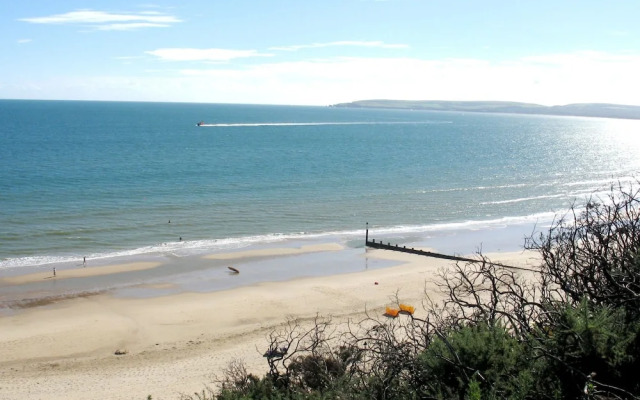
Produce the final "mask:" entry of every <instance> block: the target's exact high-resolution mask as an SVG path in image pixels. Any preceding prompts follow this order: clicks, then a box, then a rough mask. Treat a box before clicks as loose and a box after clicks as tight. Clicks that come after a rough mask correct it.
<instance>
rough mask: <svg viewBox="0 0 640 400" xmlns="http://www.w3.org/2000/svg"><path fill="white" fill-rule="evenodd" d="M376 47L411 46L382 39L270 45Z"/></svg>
mask: <svg viewBox="0 0 640 400" xmlns="http://www.w3.org/2000/svg"><path fill="white" fill-rule="evenodd" d="M346 46H350V47H375V48H381V49H407V48H409V46H408V45H406V44H388V43H384V42H381V41H357V40H342V41H337V42H327V43H312V44H298V45H291V46H277V47H270V48H269V50H280V51H298V50H302V49H316V48H320V47H346Z"/></svg>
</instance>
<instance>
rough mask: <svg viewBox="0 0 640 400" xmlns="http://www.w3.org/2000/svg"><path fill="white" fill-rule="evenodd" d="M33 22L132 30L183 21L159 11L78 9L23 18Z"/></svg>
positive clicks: (164, 25)
mask: <svg viewBox="0 0 640 400" xmlns="http://www.w3.org/2000/svg"><path fill="white" fill-rule="evenodd" d="M20 21H24V22H29V23H33V24H77V25H82V26H90V27H93V28H95V29H98V30H130V29H140V28H150V27H153V28H156V27H169V26H171V24H174V23H178V22H182V21H181V20H180V19H178V18H176V17H174V16H172V15H167V14H162V13H159V12H154V11H148V12H141V13H111V12H105V11H93V10H78V11H71V12H68V13H64V14H55V15H50V16H46V17H33V18H21V19H20Z"/></svg>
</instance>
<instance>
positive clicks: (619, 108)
mask: <svg viewBox="0 0 640 400" xmlns="http://www.w3.org/2000/svg"><path fill="white" fill-rule="evenodd" d="M332 107H350V108H388V109H398V110H425V111H465V112H483V113H507V114H537V115H562V116H574V117H599V118H624V119H640V106H629V105H622V104H605V103H580V104H567V105H564V106H543V105H540V104H533V103H518V102H511V101H444V100H358V101H353V102H351V103H340V104H334V105H332Z"/></svg>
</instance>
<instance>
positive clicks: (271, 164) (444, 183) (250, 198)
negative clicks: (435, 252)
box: [0, 100, 640, 269]
mask: <svg viewBox="0 0 640 400" xmlns="http://www.w3.org/2000/svg"><path fill="white" fill-rule="evenodd" d="M201 120H202V121H204V122H205V124H206V125H205V126H202V127H197V126H196V123H197V122H198V121H201ZM639 154H640V121H630V120H614V119H595V118H575V117H547V116H528V115H527V116H525V115H500V114H477V113H454V112H425V111H409V110H407V111H397V110H367V109H347V108H333V107H300V106H266V105H230V104H185V103H179V104H178V103H176V104H170V103H135V102H76V101H30V100H24V101H23V100H0V268H2V269H7V268H19V267H24V266H31V267H33V266H45V265H50V264H52V263H54V264H55V263H63V262H77V261H78V260H82V258H83V257H88V258H91V259H92V260H93V259H104V260H107V259H109V258H113V257H122V256H145V255H161V256H171V257H182V256H189V255H194V254H205V253H211V252H215V251H223V250H225V251H226V250H228V249H237V248H245V247H247V246H263V245H272V244H274V243H275V244H278V245H286V244H287V243H290V242H297V241H307V242H312V241H329V240H330V241H339V242H341V243H344V244H345V245H346V246H352V247H358V246H362V241H363V240H364V228H365V224H366V223H367V222H368V223H369V226H370V228H371V229H372V235H373V236H374V237H379V238H381V239H386V238H392V239H393V240H394V241H396V242H398V243H419V244H422V245H425V246H433V247H437V248H445V250H447V251H451V252H472V251H474V250H475V246H479V245H481V244H482V243H481V242H483V243H484V244H485V245H488V246H489V247H490V248H489V249H487V250H492V248H491V247H492V246H493V247H496V249H497V248H498V247H502V248H501V249H503V250H506V249H511V250H516V249H518V248H521V247H522V244H523V232H524V233H526V232H527V231H528V230H530V229H531V227H532V226H533V225H534V224H536V226H544V224H546V223H548V222H549V221H550V220H551V218H553V215H554V214H555V213H557V212H563V211H565V210H567V208H568V207H569V206H570V205H571V203H572V202H574V201H576V200H578V202H580V199H583V198H584V197H585V196H588V195H589V194H592V193H597V192H600V191H602V190H606V189H607V188H608V187H609V185H610V184H611V183H612V182H618V181H619V182H621V183H623V184H628V183H629V182H631V181H633V180H634V178H633V177H634V176H635V174H636V173H637V172H638V171H640V157H639V156H638V155H639ZM473 232H484V233H483V234H485V235H486V234H489V236H491V233H492V232H493V234H494V237H495V238H498V237H500V236H501V235H502V236H504V237H506V236H508V235H503V234H502V233H505V232H507V233H510V239H509V240H506V239H504V238H503V239H499V240H498V239H496V244H495V245H494V244H492V243H491V241H490V240H488V241H487V240H486V239H484V240H481V239H477V238H476V237H474V236H469V235H473ZM500 232H502V233H500ZM465 235H466V236H465ZM464 237H467V238H472V239H470V240H469V239H467V240H466V241H465V240H462V239H461V238H464ZM485 237H486V236H485ZM452 238H453V239H452ZM456 238H460V240H458V239H456ZM456 243H458V244H460V246H459V247H456ZM461 243H464V246H462V245H461ZM487 243H488V244H487Z"/></svg>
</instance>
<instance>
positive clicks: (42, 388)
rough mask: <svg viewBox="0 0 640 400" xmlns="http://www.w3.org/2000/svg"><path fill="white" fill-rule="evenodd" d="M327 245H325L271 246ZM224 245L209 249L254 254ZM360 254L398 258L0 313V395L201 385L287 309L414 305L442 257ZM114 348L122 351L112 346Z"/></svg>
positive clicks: (250, 349) (189, 389)
mask: <svg viewBox="0 0 640 400" xmlns="http://www.w3.org/2000/svg"><path fill="white" fill-rule="evenodd" d="M337 250H338V248H337V247H335V246H331V245H330V246H328V247H326V248H306V249H303V250H286V251H283V250H282V249H281V250H280V253H281V254H291V252H294V253H296V254H297V252H298V251H311V252H313V251H337ZM269 251H270V252H272V253H274V251H273V250H269ZM233 254H234V255H233V256H231V255H226V256H225V255H222V256H221V255H217V256H215V257H218V258H220V257H228V259H232V258H239V257H256V256H260V255H261V254H264V253H260V252H245V253H244V254H242V253H233ZM271 255H273V254H271ZM212 257H213V256H212ZM363 257H369V258H385V259H393V260H396V261H398V262H399V263H401V265H399V266H396V267H390V268H384V269H373V270H366V271H363V272H357V273H351V274H344V275H336V276H328V277H314V278H305V279H296V280H291V281H286V282H269V283H262V284H259V285H254V286H249V287H242V288H238V289H233V290H227V291H219V292H213V293H205V294H194V293H182V294H177V295H171V296H166V297H155V298H147V299H131V298H113V297H110V296H109V295H107V294H99V295H94V296H86V297H77V298H72V299H67V300H64V301H61V302H57V303H54V304H50V305H47V306H44V307H34V308H30V309H26V310H22V311H20V312H18V313H16V314H14V315H9V316H4V317H0V332H2V334H1V335H0V398H1V399H6V400H13V399H15V400H18V399H20V400H23V399H52V400H55V399H86V398H100V399H139V400H143V399H146V398H147V396H148V395H151V396H152V398H153V399H155V400H161V399H178V398H179V396H180V394H181V393H187V394H192V393H193V392H195V391H201V390H202V389H203V388H204V387H205V385H207V384H210V382H211V381H212V374H214V373H218V374H219V373H220V371H221V370H222V369H223V368H224V367H225V366H227V364H228V363H229V361H231V360H232V359H241V360H243V361H244V362H245V364H246V365H247V366H248V368H249V370H250V371H253V372H255V373H259V374H263V373H264V372H266V370H267V365H266V362H265V359H264V358H263V357H262V353H264V351H265V350H266V346H267V340H266V336H267V335H268V333H269V332H271V331H272V330H274V329H275V328H277V327H278V326H279V325H281V324H282V323H284V322H285V321H286V319H287V318H288V317H289V318H291V317H295V318H301V319H303V320H311V319H313V318H314V317H315V316H316V315H317V314H319V315H321V316H330V317H332V318H333V319H334V321H344V320H346V319H347V318H356V319H357V318H359V317H361V316H362V314H363V312H364V311H365V309H367V310H368V311H369V312H371V313H372V314H375V315H381V314H382V313H383V312H384V307H385V306H386V305H394V304H395V296H396V295H397V296H398V298H399V300H400V301H402V302H403V303H407V304H411V305H414V306H416V308H417V309H418V311H416V312H417V313H420V311H421V307H420V304H421V301H422V300H423V299H424V294H425V291H426V292H429V293H430V294H431V295H434V294H435V293H436V289H435V285H434V283H433V278H434V276H435V274H436V272H437V270H438V269H439V268H442V267H446V266H448V265H451V261H446V260H438V259H432V258H426V257H422V256H417V255H409V254H401V253H394V252H388V251H383V250H368V251H366V253H365V251H364V250H363ZM491 259H492V260H493V261H496V262H503V263H511V264H513V265H516V264H517V265H527V264H528V263H529V262H530V261H529V260H530V255H527V254H522V253H501V254H497V255H492V257H491ZM140 267H141V266H140ZM146 267H149V268H152V267H153V266H150V265H146ZM80 271H81V270H80ZM105 271H107V269H104V270H102V272H105ZM86 273H88V272H86ZM38 278H39V279H41V277H38ZM23 279H26V280H27V281H28V280H29V279H36V277H35V276H31V277H27V278H23ZM12 282H13V284H19V282H21V281H20V280H19V279H18V277H16V279H15V280H13V281H12ZM375 282H378V284H375ZM5 283H7V282H5ZM117 350H121V351H123V352H126V354H123V355H115V354H114V353H115V352H116V351H117Z"/></svg>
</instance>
